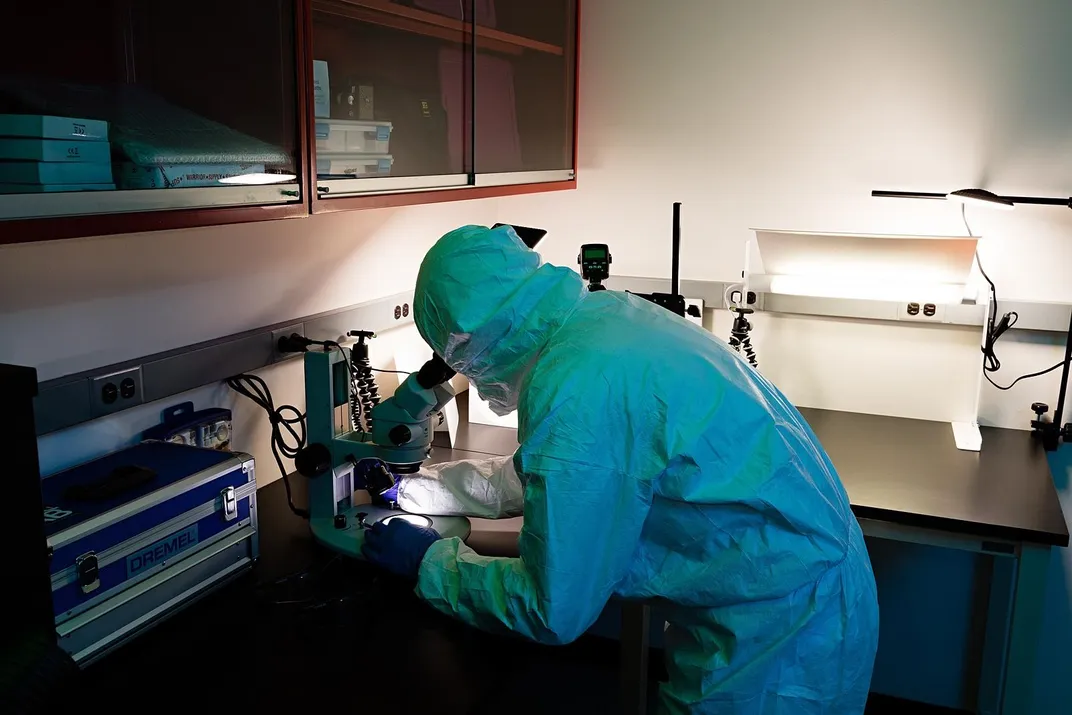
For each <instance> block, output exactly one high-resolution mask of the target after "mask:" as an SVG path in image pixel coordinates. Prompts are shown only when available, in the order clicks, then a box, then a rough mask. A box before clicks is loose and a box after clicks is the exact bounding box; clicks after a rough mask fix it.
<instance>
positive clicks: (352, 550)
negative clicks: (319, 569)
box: [309, 504, 469, 559]
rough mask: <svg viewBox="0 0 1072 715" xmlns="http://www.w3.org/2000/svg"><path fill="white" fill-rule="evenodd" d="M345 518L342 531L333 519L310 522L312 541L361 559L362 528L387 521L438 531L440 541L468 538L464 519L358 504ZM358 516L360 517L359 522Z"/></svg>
mask: <svg viewBox="0 0 1072 715" xmlns="http://www.w3.org/2000/svg"><path fill="white" fill-rule="evenodd" d="M342 514H343V515H344V516H345V517H346V525H345V526H344V527H342V528H337V527H336V526H335V521H334V519H327V518H322V519H310V520H309V527H310V528H311V529H312V531H313V538H315V539H316V540H317V541H319V542H320V543H321V544H323V545H324V546H326V547H328V548H329V549H331V550H332V551H337V552H339V553H341V554H344V555H346V556H351V557H353V558H358V559H360V558H363V557H362V556H361V545H362V544H363V543H364V542H365V528H366V526H371V525H372V524H375V523H376V522H379V521H383V522H387V521H390V520H392V519H404V520H406V521H408V522H410V523H411V524H415V525H417V526H430V527H431V528H433V529H435V530H436V531H437V532H439V535H440V536H442V537H443V538H444V539H449V538H451V537H454V536H457V537H458V538H460V539H463V540H464V539H466V538H468V537H469V520H468V519H466V518H465V517H464V516H420V515H417V514H410V513H408V512H404V511H399V510H398V509H387V508H384V507H378V506H373V505H371V504H361V505H359V506H356V507H352V508H350V509H347V510H346V511H344V512H342ZM358 514H364V515H365V516H364V518H363V524H364V525H362V519H361V518H359V517H358Z"/></svg>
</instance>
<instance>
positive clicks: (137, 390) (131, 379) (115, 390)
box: [89, 365, 145, 417]
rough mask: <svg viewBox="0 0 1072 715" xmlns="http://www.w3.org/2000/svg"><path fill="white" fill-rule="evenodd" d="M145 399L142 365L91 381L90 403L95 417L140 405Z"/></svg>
mask: <svg viewBox="0 0 1072 715" xmlns="http://www.w3.org/2000/svg"><path fill="white" fill-rule="evenodd" d="M144 401H145V398H144V392H143V390H142V380H141V366H140V365H139V366H138V367H132V368H128V369H126V370H121V371H119V372H113V373H111V374H108V375H99V376H97V377H94V378H93V379H92V380H91V381H90V395H89V404H90V414H91V415H92V416H93V417H103V416H104V415H110V414H112V413H113V412H119V411H121V410H125V409H128V408H131V407H134V406H135V405H140V404H141V403H142V402H144Z"/></svg>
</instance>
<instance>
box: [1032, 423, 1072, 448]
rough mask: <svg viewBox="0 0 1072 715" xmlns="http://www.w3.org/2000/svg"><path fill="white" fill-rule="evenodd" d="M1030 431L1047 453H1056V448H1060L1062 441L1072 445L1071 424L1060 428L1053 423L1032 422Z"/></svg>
mask: <svg viewBox="0 0 1072 715" xmlns="http://www.w3.org/2000/svg"><path fill="white" fill-rule="evenodd" d="M1031 430H1032V431H1033V432H1034V433H1035V436H1036V437H1038V438H1039V439H1040V440H1042V448H1043V449H1045V450H1046V451H1047V452H1055V451H1057V448H1058V447H1060V446H1061V440H1062V439H1063V440H1064V441H1065V443H1066V444H1072V422H1070V423H1068V424H1066V425H1065V426H1064V427H1063V428H1061V427H1058V426H1057V425H1055V424H1054V423H1053V422H1042V421H1041V420H1032V422H1031Z"/></svg>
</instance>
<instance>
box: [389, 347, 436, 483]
mask: <svg viewBox="0 0 1072 715" xmlns="http://www.w3.org/2000/svg"><path fill="white" fill-rule="evenodd" d="M454 374H455V373H454V371H453V370H451V369H450V367H449V366H447V364H446V363H445V362H443V360H442V359H441V358H439V357H438V356H436V357H433V358H432V359H431V360H429V361H428V362H427V363H425V364H424V366H423V367H422V368H421V369H420V370H419V371H418V372H416V373H414V374H412V375H410V376H409V377H407V378H406V379H405V381H404V382H403V383H402V384H401V385H399V386H398V389H397V390H396V391H395V394H394V395H393V396H391V397H389V398H388V399H386V400H384V401H383V402H381V403H380V404H378V405H376V407H374V408H373V410H372V425H373V427H372V441H373V443H374V444H375V445H376V446H377V452H378V456H379V458H380V459H382V460H383V461H384V462H386V463H387V464H388V465H389V466H390V467H391V469H392V470H394V471H395V472H397V473H400V474H407V473H413V472H416V471H417V470H418V469H419V468H420V465H421V462H423V461H424V459H425V457H427V456H428V450H429V449H430V448H431V445H432V437H433V436H434V432H435V425H433V424H432V418H433V416H434V415H435V413H437V412H439V411H440V410H442V409H443V407H444V406H445V405H446V404H447V403H448V402H450V401H451V400H452V399H454V389H453V388H452V387H451V386H450V382H449V381H450V379H451V378H452V377H454Z"/></svg>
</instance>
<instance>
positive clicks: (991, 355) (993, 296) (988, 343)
mask: <svg viewBox="0 0 1072 715" xmlns="http://www.w3.org/2000/svg"><path fill="white" fill-rule="evenodd" d="M966 208H967V206H966V204H961V205H960V218H961V220H962V221H964V228H965V229H967V231H968V235H969V236H971V235H972V230H971V226H969V225H968V215H967V211H966ZM975 265H977V266H979V273H981V274H982V276H983V279H984V280H986V282H987V284H989V286H990V307H989V309H988V311H987V317H986V335H985V337H984V340H983V347H982V350H983V377H985V378H986V381H987V382H989V383H990V384H991V385H993V386H994V387H996V388H997V389H999V390H1011V389H1012V388H1013V387H1014V386H1015V385H1016V383H1018V382H1020V381H1021V380H1029V379H1031V378H1033V377H1040V376H1042V375H1046V374H1047V373H1051V372H1053V371H1054V370H1058V369H1060V368H1061V367H1063V366H1064V364H1065V361H1064V360H1062V361H1061V362H1059V363H1057V364H1056V365H1052V366H1051V367H1048V368H1046V369H1045V370H1039V371H1038V372H1029V373H1027V374H1026V375H1020V377H1018V378H1016V379H1015V380H1013V381H1012V382H1010V383H1009V384H1008V385H999V384H998V383H996V382H994V380H993V379H992V378H991V377H990V373H992V372H997V371H998V370H1000V369H1001V360H998V356H997V353H995V352H994V345H995V344H996V343H997V341H998V339H999V338H1001V336H1002V335H1004V334H1005V333H1006V332H1007V331H1008V330H1009V328H1011V327H1013V326H1014V325H1016V321H1018V320H1019V319H1020V316H1019V314H1018V313H1017V312H1016V311H1015V310H1014V311H1010V312H1008V313H1005V314H1004V315H1003V316H1001V319H1000V320H997V321H996V322H995V319H996V318H997V312H998V289H997V286H995V285H994V281H992V280H990V276H989V275H987V273H986V271H985V270H984V269H983V262H982V261H981V260H979V249H978V247H976V249H975Z"/></svg>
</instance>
